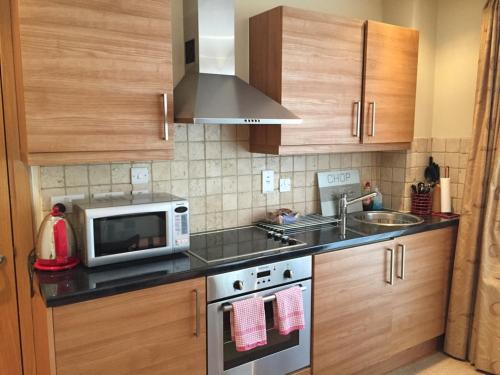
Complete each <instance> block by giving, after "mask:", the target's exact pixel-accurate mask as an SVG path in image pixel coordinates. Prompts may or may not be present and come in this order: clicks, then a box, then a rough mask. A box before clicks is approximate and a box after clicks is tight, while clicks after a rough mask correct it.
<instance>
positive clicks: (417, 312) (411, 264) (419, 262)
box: [391, 227, 456, 354]
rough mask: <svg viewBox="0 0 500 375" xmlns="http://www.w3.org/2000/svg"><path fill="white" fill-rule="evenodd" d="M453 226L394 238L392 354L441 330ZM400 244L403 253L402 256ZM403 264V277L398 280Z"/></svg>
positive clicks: (447, 286) (445, 302) (432, 336)
mask: <svg viewBox="0 0 500 375" xmlns="http://www.w3.org/2000/svg"><path fill="white" fill-rule="evenodd" d="M455 239H456V228H454V227H453V228H444V229H439V230H433V231H430V232H424V233H418V234H414V235H410V236H404V237H400V238H397V239H396V240H395V243H396V249H397V267H396V270H397V278H396V283H395V286H394V292H393V299H392V330H393V332H392V335H391V336H392V337H391V345H392V350H391V351H392V353H393V354H395V353H398V352H401V351H403V350H406V349H408V348H411V347H413V346H415V345H418V344H421V343H423V342H425V341H427V340H430V339H433V338H435V337H437V336H440V335H442V334H443V333H444V328H445V318H446V312H447V303H448V292H449V279H450V266H451V262H452V255H453V254H454V249H455ZM402 246H404V247H405V248H404V252H405V256H404V259H402V251H403V248H402ZM403 265H404V279H401V277H402V276H403V275H402V271H403V268H402V267H403Z"/></svg>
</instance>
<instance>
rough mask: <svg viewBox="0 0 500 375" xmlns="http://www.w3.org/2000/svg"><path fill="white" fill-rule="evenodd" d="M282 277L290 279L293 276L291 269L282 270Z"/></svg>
mask: <svg viewBox="0 0 500 375" xmlns="http://www.w3.org/2000/svg"><path fill="white" fill-rule="evenodd" d="M283 277H284V278H285V279H291V278H292V277H293V272H292V270H285V272H283Z"/></svg>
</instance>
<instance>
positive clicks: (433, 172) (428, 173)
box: [424, 156, 439, 183]
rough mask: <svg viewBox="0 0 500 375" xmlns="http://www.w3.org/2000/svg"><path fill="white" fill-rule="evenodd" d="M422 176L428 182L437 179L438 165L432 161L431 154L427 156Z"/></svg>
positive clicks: (433, 181)
mask: <svg viewBox="0 0 500 375" xmlns="http://www.w3.org/2000/svg"><path fill="white" fill-rule="evenodd" d="M424 177H425V179H426V181H427V182H429V183H435V182H437V181H439V165H437V164H436V163H434V159H433V158H432V156H431V157H429V165H428V166H427V167H426V168H425V171H424Z"/></svg>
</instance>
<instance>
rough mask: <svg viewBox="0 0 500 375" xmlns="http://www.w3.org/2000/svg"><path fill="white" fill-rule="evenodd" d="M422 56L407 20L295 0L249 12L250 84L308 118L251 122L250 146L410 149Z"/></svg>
mask: <svg viewBox="0 0 500 375" xmlns="http://www.w3.org/2000/svg"><path fill="white" fill-rule="evenodd" d="M365 26H366V27H365ZM417 55H418V32H417V31H415V30H410V29H405V28H402V27H397V26H392V25H387V24H383V23H378V22H372V21H367V22H365V21H359V20H354V19H345V18H340V17H336V16H332V15H328V14H322V13H316V12H312V11H305V10H300V9H295V8H289V7H278V8H274V9H272V10H269V11H267V12H264V13H262V14H259V15H257V16H254V17H252V18H250V83H251V84H252V85H253V86H255V87H256V88H258V89H259V90H261V91H262V92H264V93H265V94H266V95H268V96H270V97H271V98H273V99H274V100H276V101H278V102H280V103H281V104H282V105H284V106H285V107H286V108H288V109H289V110H290V111H292V112H293V113H294V114H296V115H297V116H299V117H300V118H302V119H303V123H302V124H301V125H281V126H280V125H267V126H266V125H263V126H251V127H250V129H251V131H250V149H251V151H253V152H261V153H272V154H293V153H318V152H344V151H347V152H350V151H375V150H397V149H405V148H409V146H410V142H411V141H412V140H413V119H414V116H415V87H416V78H417ZM363 90H364V97H363ZM370 103H373V104H370ZM374 108H375V111H374ZM372 118H373V122H372ZM372 124H373V125H374V131H372V127H371V125H372Z"/></svg>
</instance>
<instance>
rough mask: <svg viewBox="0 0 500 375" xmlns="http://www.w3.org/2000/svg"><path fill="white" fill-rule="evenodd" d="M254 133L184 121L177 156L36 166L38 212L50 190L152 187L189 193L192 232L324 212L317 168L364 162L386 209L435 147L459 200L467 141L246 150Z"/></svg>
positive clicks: (403, 201) (400, 203)
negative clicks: (367, 148)
mask: <svg viewBox="0 0 500 375" xmlns="http://www.w3.org/2000/svg"><path fill="white" fill-rule="evenodd" d="M248 137H249V132H248V127H247V126H234V125H222V126H218V125H206V126H202V125H187V126H186V125H183V124H178V125H176V126H175V158H174V160H172V161H151V162H137V163H136V162H130V163H107V164H99V165H77V166H55V167H33V170H32V175H33V195H34V203H35V210H36V211H37V214H38V215H37V219H38V221H40V219H41V218H42V217H43V215H45V214H46V213H47V212H48V210H49V209H50V197H52V196H59V195H72V194H84V196H85V199H89V197H91V196H92V195H93V194H94V193H102V192H110V191H114V192H115V191H120V192H124V193H126V194H130V193H131V192H132V191H143V190H148V191H153V192H170V193H172V194H175V195H179V196H181V197H186V198H188V199H189V202H190V208H191V231H192V232H193V233H194V232H199V231H204V230H212V229H221V228H227V227H233V226H236V225H247V224H250V223H252V222H253V221H255V220H258V219H261V218H262V217H264V216H265V214H266V212H267V211H271V210H274V209H276V208H279V207H288V208H293V209H295V210H298V211H299V212H305V213H313V212H319V210H320V209H319V197H318V188H317V179H316V173H317V172H320V171H327V170H339V169H358V170H359V172H360V176H361V180H362V181H371V182H372V184H373V186H379V187H380V190H381V192H382V194H383V199H384V206H385V207H386V208H392V209H396V210H409V209H410V185H411V184H412V183H413V182H415V181H419V180H423V171H424V169H425V166H426V165H427V164H428V158H429V156H430V155H431V151H432V153H433V155H434V157H435V159H436V162H437V163H438V164H440V165H442V166H443V165H445V163H446V164H447V165H449V166H450V175H451V179H452V186H451V189H452V197H453V207H454V208H455V209H456V210H457V211H459V209H460V206H461V197H462V191H463V184H464V180H465V158H466V154H465V150H467V149H468V140H457V139H449V140H443V139H434V140H431V139H416V140H415V141H414V142H413V144H412V149H411V150H408V151H398V152H361V153H343V154H320V155H295V156H273V155H263V154H254V153H250V152H248ZM132 166H142V167H146V168H148V170H149V172H150V182H149V183H148V184H145V185H132V184H131V179H130V168H131V167H132ZM265 169H269V170H273V171H274V172H275V189H276V191H275V192H273V193H268V194H262V192H261V188H262V183H261V171H262V170H265ZM279 178H290V179H291V180H292V190H291V191H290V192H285V193H280V192H279V191H278V188H279V183H278V181H279Z"/></svg>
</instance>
